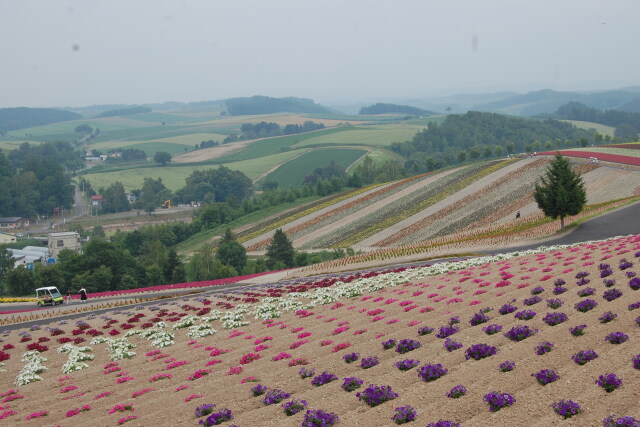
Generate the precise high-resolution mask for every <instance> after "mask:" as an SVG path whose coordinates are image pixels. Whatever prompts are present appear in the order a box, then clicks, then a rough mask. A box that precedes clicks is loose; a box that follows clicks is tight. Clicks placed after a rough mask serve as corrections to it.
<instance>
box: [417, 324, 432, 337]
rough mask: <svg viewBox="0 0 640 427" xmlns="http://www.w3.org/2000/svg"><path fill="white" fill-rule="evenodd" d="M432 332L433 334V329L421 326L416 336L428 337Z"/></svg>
mask: <svg viewBox="0 0 640 427" xmlns="http://www.w3.org/2000/svg"><path fill="white" fill-rule="evenodd" d="M432 332H433V328H430V327H428V326H423V327H421V328H420V329H418V335H420V336H422V335H429V334H430V333H432Z"/></svg>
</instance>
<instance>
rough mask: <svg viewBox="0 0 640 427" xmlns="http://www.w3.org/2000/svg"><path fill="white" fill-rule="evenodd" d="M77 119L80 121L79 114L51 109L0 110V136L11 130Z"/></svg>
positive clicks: (22, 108) (19, 108)
mask: <svg viewBox="0 0 640 427" xmlns="http://www.w3.org/2000/svg"><path fill="white" fill-rule="evenodd" d="M79 119H82V116H81V115H80V114H76V113H72V112H71V111H64V110H56V109H53V108H26V107H18V108H0V135H5V134H6V133H7V132H9V131H12V130H18V129H24V128H29V127H33V126H42V125H48V124H49V123H57V122H65V121H68V120H79Z"/></svg>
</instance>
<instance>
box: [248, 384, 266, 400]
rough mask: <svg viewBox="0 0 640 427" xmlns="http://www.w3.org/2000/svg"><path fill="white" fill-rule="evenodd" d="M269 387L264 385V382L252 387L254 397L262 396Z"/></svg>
mask: <svg viewBox="0 0 640 427" xmlns="http://www.w3.org/2000/svg"><path fill="white" fill-rule="evenodd" d="M268 388H269V387H267V386H264V385H262V384H258V385H255V386H253V387H251V394H253V396H254V397H256V396H262V395H263V394H265V393H266V392H267V389H268Z"/></svg>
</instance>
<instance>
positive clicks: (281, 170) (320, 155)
mask: <svg viewBox="0 0 640 427" xmlns="http://www.w3.org/2000/svg"><path fill="white" fill-rule="evenodd" d="M365 153H366V151H365V150H362V149H354V148H333V149H331V148H328V149H315V150H311V151H307V152H306V153H304V154H302V155H301V156H299V157H296V158H294V159H292V160H289V161H288V162H286V163H284V164H283V165H281V166H280V167H278V168H277V169H276V170H275V171H273V172H271V173H270V174H269V175H267V176H266V177H265V180H269V181H275V182H277V183H278V185H279V187H280V188H289V187H294V186H300V185H302V181H303V179H304V177H305V176H307V175H310V174H311V173H312V172H313V171H314V170H315V169H316V168H322V167H325V166H328V165H329V164H330V163H331V162H332V161H333V162H335V163H336V164H338V165H340V166H342V167H344V168H345V169H346V168H347V167H349V165H351V164H352V163H353V162H354V161H356V160H357V159H359V158H360V157H361V156H362V155H363V154H365Z"/></svg>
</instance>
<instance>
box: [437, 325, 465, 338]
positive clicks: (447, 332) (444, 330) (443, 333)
mask: <svg viewBox="0 0 640 427" xmlns="http://www.w3.org/2000/svg"><path fill="white" fill-rule="evenodd" d="M459 330H460V328H458V327H457V326H441V327H440V329H439V330H438V333H437V334H436V337H438V338H446V337H449V336H451V335H453V334H455V333H457V332H458V331H459Z"/></svg>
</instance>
